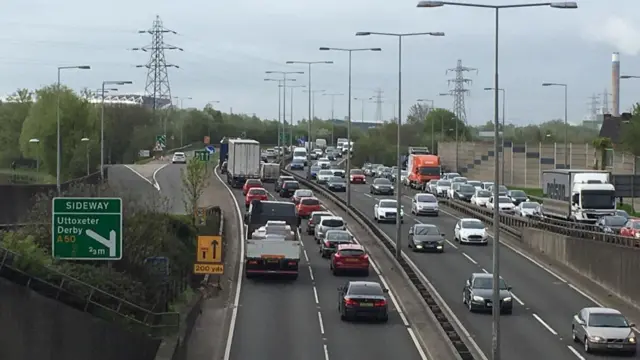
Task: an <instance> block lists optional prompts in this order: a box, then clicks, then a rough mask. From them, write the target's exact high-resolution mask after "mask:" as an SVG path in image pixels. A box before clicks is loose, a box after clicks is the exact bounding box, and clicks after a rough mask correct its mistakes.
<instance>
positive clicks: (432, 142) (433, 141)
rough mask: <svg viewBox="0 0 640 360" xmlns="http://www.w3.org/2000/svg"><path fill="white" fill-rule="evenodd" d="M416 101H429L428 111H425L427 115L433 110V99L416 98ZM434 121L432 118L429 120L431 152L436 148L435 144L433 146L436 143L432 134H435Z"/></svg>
mask: <svg viewBox="0 0 640 360" xmlns="http://www.w3.org/2000/svg"><path fill="white" fill-rule="evenodd" d="M418 102H430V103H431V108H430V110H429V112H427V116H428V115H429V113H430V112H431V111H433V109H434V107H433V106H434V105H433V100H429V99H418ZM424 120H425V121H427V119H426V118H425V119H424ZM434 123H435V121H433V120H432V121H431V151H432V152H433V150H434V149H435V148H436V146H435V145H436V139H435V136H434V135H435V132H434V131H435V130H434Z"/></svg>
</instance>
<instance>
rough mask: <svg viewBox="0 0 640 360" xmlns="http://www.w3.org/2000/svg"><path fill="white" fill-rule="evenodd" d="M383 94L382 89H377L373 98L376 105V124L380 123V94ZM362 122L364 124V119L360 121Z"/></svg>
mask: <svg viewBox="0 0 640 360" xmlns="http://www.w3.org/2000/svg"><path fill="white" fill-rule="evenodd" d="M383 93H384V91H382V89H380V88H378V89H376V90H375V95H374V96H373V99H375V101H374V102H375V103H376V122H377V123H381V122H382V103H383V102H384V101H383V100H382V94H383ZM363 106H364V105H363ZM362 121H363V122H364V119H362Z"/></svg>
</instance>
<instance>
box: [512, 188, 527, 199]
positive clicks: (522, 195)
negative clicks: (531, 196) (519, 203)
mask: <svg viewBox="0 0 640 360" xmlns="http://www.w3.org/2000/svg"><path fill="white" fill-rule="evenodd" d="M511 196H513V197H515V198H526V197H527V194H526V193H525V192H524V191H522V190H511Z"/></svg>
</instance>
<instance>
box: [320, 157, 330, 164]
mask: <svg viewBox="0 0 640 360" xmlns="http://www.w3.org/2000/svg"><path fill="white" fill-rule="evenodd" d="M318 161H323V162H328V163H329V164H331V161H330V160H329V158H328V157H326V156H324V157H321V158H320V159H318Z"/></svg>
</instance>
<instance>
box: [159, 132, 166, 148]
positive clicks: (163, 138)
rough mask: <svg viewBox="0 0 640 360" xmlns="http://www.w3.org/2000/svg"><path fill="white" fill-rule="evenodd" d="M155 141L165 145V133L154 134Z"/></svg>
mask: <svg viewBox="0 0 640 360" xmlns="http://www.w3.org/2000/svg"><path fill="white" fill-rule="evenodd" d="M156 143H158V144H160V145H161V146H162V147H165V146H167V135H156Z"/></svg>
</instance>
